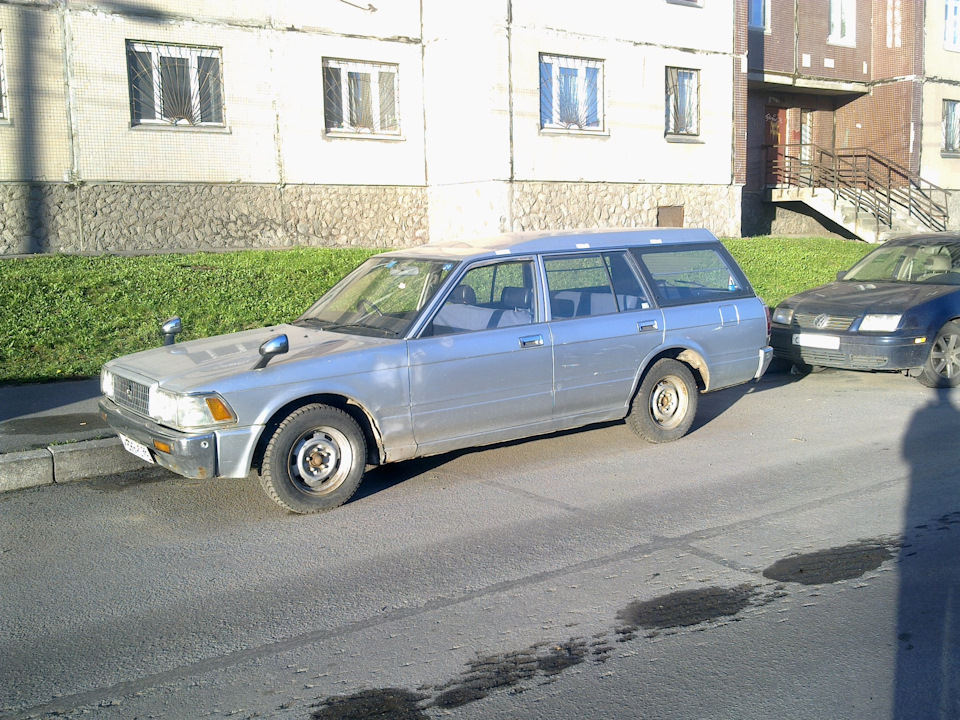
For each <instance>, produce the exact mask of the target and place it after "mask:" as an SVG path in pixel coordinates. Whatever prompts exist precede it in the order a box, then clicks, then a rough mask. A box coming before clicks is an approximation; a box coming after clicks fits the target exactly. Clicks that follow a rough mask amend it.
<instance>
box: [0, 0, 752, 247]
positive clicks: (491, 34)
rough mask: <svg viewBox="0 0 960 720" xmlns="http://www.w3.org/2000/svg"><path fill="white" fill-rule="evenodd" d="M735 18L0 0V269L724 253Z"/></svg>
mask: <svg viewBox="0 0 960 720" xmlns="http://www.w3.org/2000/svg"><path fill="white" fill-rule="evenodd" d="M736 10H737V8H736V4H735V3H734V0H713V1H709V0H705V1H701V0H646V1H645V2H643V3H623V2H619V1H617V0H596V1H595V2H594V3H593V4H592V5H591V6H590V12H589V13H587V12H584V6H583V5H582V3H573V2H568V1H564V0H554V1H553V2H548V1H547V0H500V1H498V2H485V3H467V2H459V1H457V0H452V1H451V0H422V1H421V0H391V2H389V3H387V2H379V3H378V2H377V0H373V3H372V4H368V3H367V2H364V1H358V2H352V1H351V2H348V1H347V0H259V1H258V0H117V1H115V2H109V1H104V2H84V1H82V0H6V1H3V0H0V255H12V254H20V253H38V252H94V253H96V252H117V251H144V252H153V251H169V250H194V249H223V248H255V247H285V246H293V245H323V246H336V245H360V246H369V247H400V246H407V245H414V244H419V243H422V242H426V241H428V240H430V239H442V238H448V237H450V236H460V235H477V234H491V233H498V232H503V231H512V230H527V229H543V228H566V227H596V226H656V225H680V224H682V225H685V226H702V227H707V228H709V229H711V230H712V231H714V232H715V233H717V234H719V235H725V236H735V235H738V234H739V228H740V195H741V190H742V178H738V177H737V171H736V167H735V166H736V161H735V158H736V156H737V150H736V148H737V127H738V126H737V122H736V107H737V104H738V102H739V103H742V97H741V90H740V89H738V88H740V86H741V85H742V83H741V82H740V78H741V77H745V73H746V65H745V62H744V57H745V56H744V54H743V52H742V51H739V50H738V49H737V43H736V39H735V27H736Z"/></svg>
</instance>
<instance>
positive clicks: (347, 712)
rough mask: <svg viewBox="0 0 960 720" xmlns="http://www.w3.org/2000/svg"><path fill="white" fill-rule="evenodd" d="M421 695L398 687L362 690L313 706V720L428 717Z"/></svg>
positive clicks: (394, 719)
mask: <svg viewBox="0 0 960 720" xmlns="http://www.w3.org/2000/svg"><path fill="white" fill-rule="evenodd" d="M424 697H425V696H424V695H420V694H419V693H413V692H410V691H409V690H401V689H398V688H382V689H380V690H364V691H363V692H358V693H355V694H353V695H345V696H342V697H332V698H327V699H326V700H324V701H323V702H321V703H319V704H318V705H315V706H314V707H318V708H319V709H318V710H314V711H313V713H312V714H311V716H310V717H311V718H313V720H377V719H378V718H382V720H427V715H425V714H424V713H423V711H422V710H421V709H420V708H419V706H418V703H419V702H420V701H421V700H423V699H424Z"/></svg>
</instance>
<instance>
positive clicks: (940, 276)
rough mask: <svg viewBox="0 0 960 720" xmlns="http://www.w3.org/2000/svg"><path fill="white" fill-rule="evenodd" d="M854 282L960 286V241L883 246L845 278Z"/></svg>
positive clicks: (859, 263)
mask: <svg viewBox="0 0 960 720" xmlns="http://www.w3.org/2000/svg"><path fill="white" fill-rule="evenodd" d="M843 279H844V280H852V281H854V282H906V283H916V282H922V283H931V284H942V285H958V284H960V242H940V243H938V242H931V243H930V244H925V245H884V246H883V247H880V248H877V249H876V250H874V251H873V252H872V253H870V254H869V255H867V256H866V257H865V258H864V259H863V260H861V261H860V262H858V263H857V264H856V265H854V266H853V268H852V269H851V270H850V271H849V272H848V273H847V274H846V275H844V276H843Z"/></svg>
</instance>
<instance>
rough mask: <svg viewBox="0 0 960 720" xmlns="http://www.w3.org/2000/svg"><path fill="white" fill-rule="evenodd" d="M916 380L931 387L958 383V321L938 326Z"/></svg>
mask: <svg viewBox="0 0 960 720" xmlns="http://www.w3.org/2000/svg"><path fill="white" fill-rule="evenodd" d="M917 380H919V381H920V383H921V384H922V385H926V386H927V387H932V388H948V387H957V386H958V385H960V323H956V322H953V321H951V322H948V323H947V324H946V325H944V326H943V327H942V328H940V331H939V332H938V333H937V337H935V338H934V340H933V344H932V345H931V346H930V355H929V356H927V361H926V362H925V363H924V364H923V369H922V370H921V371H920V374H919V375H918V376H917Z"/></svg>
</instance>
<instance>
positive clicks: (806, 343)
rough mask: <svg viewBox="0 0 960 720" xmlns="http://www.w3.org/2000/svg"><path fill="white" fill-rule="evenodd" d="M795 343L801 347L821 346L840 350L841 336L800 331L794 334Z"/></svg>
mask: <svg viewBox="0 0 960 720" xmlns="http://www.w3.org/2000/svg"><path fill="white" fill-rule="evenodd" d="M793 344H794V345H800V346H801V347H811V348H820V349H821V350H839V349H840V338H839V337H838V336H836V335H811V334H810V333H800V334H798V335H794V336H793Z"/></svg>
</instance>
